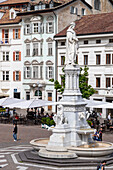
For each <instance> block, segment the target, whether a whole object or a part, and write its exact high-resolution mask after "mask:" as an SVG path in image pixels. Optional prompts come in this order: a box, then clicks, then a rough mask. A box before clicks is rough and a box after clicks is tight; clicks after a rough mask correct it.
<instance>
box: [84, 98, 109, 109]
mask: <svg viewBox="0 0 113 170" xmlns="http://www.w3.org/2000/svg"><path fill="white" fill-rule="evenodd" d="M84 100H85V102H86V103H87V105H86V107H94V106H95V108H96V107H97V106H98V105H106V104H109V103H108V102H103V101H96V100H87V99H84Z"/></svg>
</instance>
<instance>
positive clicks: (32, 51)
mask: <svg viewBox="0 0 113 170" xmlns="http://www.w3.org/2000/svg"><path fill="white" fill-rule="evenodd" d="M73 3H76V2H73ZM80 4H82V6H81V8H80V9H82V7H83V6H84V8H86V5H87V8H86V11H88V12H90V11H91V7H90V6H89V5H88V4H87V3H86V2H85V3H83V2H81V1H79V6H80ZM40 5H41V6H40ZM44 5H45V6H44ZM46 5H47V4H43V5H42V4H40V3H39V4H37V5H35V8H36V10H33V11H32V10H28V11H23V12H20V13H18V16H21V17H22V30H24V35H23V56H24V57H23V67H24V80H23V95H24V98H26V99H30V98H37V97H39V98H42V99H45V100H50V101H51V100H52V101H56V91H55V89H54V83H53V82H51V81H49V80H50V79H55V80H56V44H55V41H54V39H53V37H54V35H55V34H56V33H57V32H58V30H61V29H62V28H63V26H67V25H68V24H69V23H70V21H73V19H74V18H77V17H78V16H77V15H73V13H71V11H70V9H71V8H70V4H67V5H66V4H62V5H61V6H57V7H55V6H54V5H55V3H54V1H50V4H49V5H50V8H47V9H46ZM76 5H78V2H77V4H76ZM37 9H39V10H37ZM67 12H68V15H67ZM66 15H67V18H68V19H69V20H68V19H67V20H65V19H63V16H64V17H66ZM61 22H62V23H61ZM46 110H48V111H49V110H52V111H55V106H51V107H50V106H49V107H48V108H46Z"/></svg>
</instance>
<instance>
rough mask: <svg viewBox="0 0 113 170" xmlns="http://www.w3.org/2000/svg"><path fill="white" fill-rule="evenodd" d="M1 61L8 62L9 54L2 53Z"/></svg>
mask: <svg viewBox="0 0 113 170" xmlns="http://www.w3.org/2000/svg"><path fill="white" fill-rule="evenodd" d="M3 61H9V52H3Z"/></svg>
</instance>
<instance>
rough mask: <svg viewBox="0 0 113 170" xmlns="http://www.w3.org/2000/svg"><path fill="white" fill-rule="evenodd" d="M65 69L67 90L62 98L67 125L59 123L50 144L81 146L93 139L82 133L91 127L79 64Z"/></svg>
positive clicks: (88, 134) (61, 102)
mask: <svg viewBox="0 0 113 170" xmlns="http://www.w3.org/2000/svg"><path fill="white" fill-rule="evenodd" d="M64 71H65V83H66V84H65V90H64V93H63V95H62V99H61V100H60V102H59V103H60V104H61V105H62V107H63V115H64V117H65V118H66V119H67V125H65V124H62V125H59V126H58V125H57V126H56V127H55V128H54V130H53V134H52V135H51V136H50V141H49V143H48V146H62V147H66V146H79V145H82V144H88V141H91V139H90V134H91V133H92V132H91V131H90V130H89V133H87V134H85V133H82V134H81V133H80V130H81V129H82V132H83V131H85V130H87V131H88V129H90V127H89V125H88V124H87V122H86V114H85V105H86V103H85V102H84V100H83V99H82V94H81V92H80V89H79V73H80V68H79V66H78V65H67V66H66V67H65V69H64Z"/></svg>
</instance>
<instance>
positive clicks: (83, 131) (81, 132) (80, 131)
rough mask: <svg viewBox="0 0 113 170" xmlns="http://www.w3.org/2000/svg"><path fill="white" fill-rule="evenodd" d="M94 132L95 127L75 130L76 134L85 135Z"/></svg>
mask: <svg viewBox="0 0 113 170" xmlns="http://www.w3.org/2000/svg"><path fill="white" fill-rule="evenodd" d="M94 132H95V129H79V130H77V133H78V134H81V135H83V134H84V135H87V134H91V133H92V134H94Z"/></svg>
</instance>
